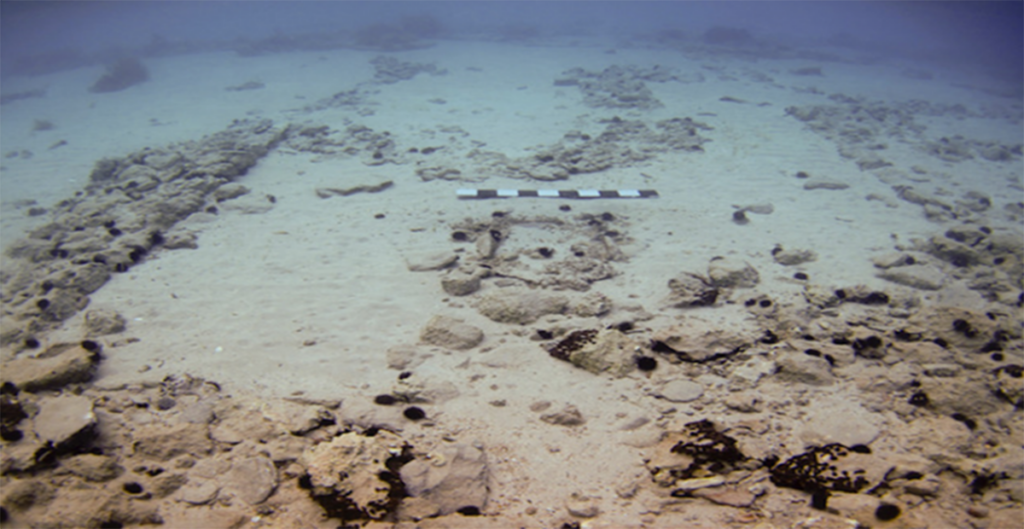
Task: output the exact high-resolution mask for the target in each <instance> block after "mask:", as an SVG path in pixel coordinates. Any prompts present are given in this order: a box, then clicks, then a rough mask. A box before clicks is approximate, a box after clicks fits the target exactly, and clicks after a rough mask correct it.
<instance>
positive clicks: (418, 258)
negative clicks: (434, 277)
mask: <svg viewBox="0 0 1024 529" xmlns="http://www.w3.org/2000/svg"><path fill="white" fill-rule="evenodd" d="M458 260H459V256H458V255H456V254H455V253H453V252H432V253H427V254H422V255H413V256H409V257H407V258H406V260H405V262H406V268H408V269H409V271H410V272H428V271H431V270H442V269H444V268H448V267H450V266H452V265H454V264H455V263H456V262H458Z"/></svg>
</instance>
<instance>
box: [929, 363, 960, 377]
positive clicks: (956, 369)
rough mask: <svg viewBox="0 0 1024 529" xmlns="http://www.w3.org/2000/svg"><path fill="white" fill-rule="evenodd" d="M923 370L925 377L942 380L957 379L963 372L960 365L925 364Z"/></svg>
mask: <svg viewBox="0 0 1024 529" xmlns="http://www.w3.org/2000/svg"><path fill="white" fill-rule="evenodd" d="M921 369H922V370H923V371H924V374H925V375H928V376H930V377H941V378H950V377H955V376H957V375H958V374H960V371H961V368H960V366H959V365H958V364H924V365H923V366H921Z"/></svg>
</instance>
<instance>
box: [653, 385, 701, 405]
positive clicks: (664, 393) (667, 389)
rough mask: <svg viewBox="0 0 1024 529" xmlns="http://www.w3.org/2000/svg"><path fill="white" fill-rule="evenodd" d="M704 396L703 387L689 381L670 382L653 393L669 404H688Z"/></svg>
mask: <svg viewBox="0 0 1024 529" xmlns="http://www.w3.org/2000/svg"><path fill="white" fill-rule="evenodd" d="M703 394H704V386H701V385H700V384H698V383H696V382H693V381H690V380H671V381H669V382H667V383H666V384H665V385H663V386H661V387H660V388H658V389H656V390H655V391H654V395H655V396H657V397H661V398H663V399H665V400H668V401H671V402H690V401H691V400H697V399H699V398H700V396H701V395H703Z"/></svg>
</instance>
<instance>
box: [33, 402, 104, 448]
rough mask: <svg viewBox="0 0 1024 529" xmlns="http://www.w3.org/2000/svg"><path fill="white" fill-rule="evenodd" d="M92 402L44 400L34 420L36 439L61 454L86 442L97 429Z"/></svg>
mask: <svg viewBox="0 0 1024 529" xmlns="http://www.w3.org/2000/svg"><path fill="white" fill-rule="evenodd" d="M96 424H97V422H96V414H95V413H93V404H92V400H91V399H89V398H88V397H82V396H60V397H54V398H49V399H45V400H43V401H42V402H41V403H40V404H39V413H38V414H37V415H36V416H35V418H34V420H33V429H34V430H35V433H36V436H37V437H38V438H39V440H40V441H42V442H44V443H50V444H52V446H53V447H54V448H55V449H57V450H58V451H59V450H61V449H62V448H65V447H69V446H71V445H74V444H75V443H80V442H82V441H84V440H86V439H87V438H88V437H89V436H90V435H91V434H92V433H93V430H94V429H95V427H96Z"/></svg>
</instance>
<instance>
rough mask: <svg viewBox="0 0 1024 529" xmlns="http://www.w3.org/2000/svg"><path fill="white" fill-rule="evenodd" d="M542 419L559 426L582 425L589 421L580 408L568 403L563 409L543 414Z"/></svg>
mask: <svg viewBox="0 0 1024 529" xmlns="http://www.w3.org/2000/svg"><path fill="white" fill-rule="evenodd" d="M540 420H542V421H544V422H546V423H548V424H554V425H557V426H580V425H582V424H583V423H585V422H587V420H586V419H584V418H583V414H582V413H580V410H578V409H576V406H573V405H572V404H568V405H566V406H565V408H563V409H562V411H557V412H554V413H547V414H544V415H541V416H540Z"/></svg>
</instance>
